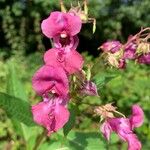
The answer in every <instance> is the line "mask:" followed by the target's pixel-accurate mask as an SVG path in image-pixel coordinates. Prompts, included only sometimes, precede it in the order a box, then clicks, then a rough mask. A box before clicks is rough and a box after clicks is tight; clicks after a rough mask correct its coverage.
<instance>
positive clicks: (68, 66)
mask: <svg viewBox="0 0 150 150" xmlns="http://www.w3.org/2000/svg"><path fill="white" fill-rule="evenodd" d="M44 62H45V63H46V64H47V65H50V64H53V63H54V64H55V63H57V64H59V65H60V66H61V67H63V68H64V69H65V71H66V72H67V73H69V74H72V73H75V72H77V71H80V70H81V69H82V66H83V62H84V61H83V58H82V56H81V55H80V54H79V53H78V52H77V51H76V50H71V51H70V52H65V51H63V50H61V49H56V48H52V49H50V50H48V51H47V52H46V53H45V55H44Z"/></svg>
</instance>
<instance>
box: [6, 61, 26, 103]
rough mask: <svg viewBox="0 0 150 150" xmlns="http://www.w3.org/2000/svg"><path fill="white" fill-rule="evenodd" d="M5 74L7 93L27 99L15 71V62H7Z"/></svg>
mask: <svg viewBox="0 0 150 150" xmlns="http://www.w3.org/2000/svg"><path fill="white" fill-rule="evenodd" d="M7 67H8V75H7V93H8V94H9V95H12V96H14V97H17V98H20V99H22V100H25V101H28V99H27V95H26V93H25V90H24V87H23V85H22V83H21V81H20V79H19V77H18V75H17V73H16V68H15V64H14V62H13V61H11V62H9V63H8V65H7Z"/></svg>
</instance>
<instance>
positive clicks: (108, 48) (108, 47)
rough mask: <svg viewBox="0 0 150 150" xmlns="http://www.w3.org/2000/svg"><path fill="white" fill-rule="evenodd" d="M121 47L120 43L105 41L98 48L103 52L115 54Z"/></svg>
mask: <svg viewBox="0 0 150 150" xmlns="http://www.w3.org/2000/svg"><path fill="white" fill-rule="evenodd" d="M121 47H122V44H121V43H120V41H107V42H105V43H103V44H102V45H101V46H100V47H99V48H101V49H102V50H103V51H104V52H106V53H107V52H110V53H115V52H118V51H119V50H120V49H121Z"/></svg>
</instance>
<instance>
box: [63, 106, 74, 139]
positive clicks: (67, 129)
mask: <svg viewBox="0 0 150 150" xmlns="http://www.w3.org/2000/svg"><path fill="white" fill-rule="evenodd" d="M69 111H70V118H69V121H68V122H67V124H66V125H65V126H64V128H63V132H64V136H67V135H68V133H69V132H70V131H71V129H72V128H73V126H74V124H75V119H76V114H77V106H76V105H74V104H70V108H69Z"/></svg>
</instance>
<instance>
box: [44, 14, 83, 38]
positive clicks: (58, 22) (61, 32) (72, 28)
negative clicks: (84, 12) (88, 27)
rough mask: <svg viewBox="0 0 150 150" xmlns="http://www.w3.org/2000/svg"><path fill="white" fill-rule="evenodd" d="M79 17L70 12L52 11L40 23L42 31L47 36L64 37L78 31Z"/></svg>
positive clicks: (79, 25)
mask: <svg viewBox="0 0 150 150" xmlns="http://www.w3.org/2000/svg"><path fill="white" fill-rule="evenodd" d="M81 25H82V22H81V19H80V18H79V17H78V16H74V15H73V14H71V13H63V12H59V11H55V12H52V13H51V14H50V16H49V17H48V18H47V19H45V20H43V22H42V24H41V28H42V32H43V34H44V35H46V36H47V37H48V38H54V37H56V36H60V37H62V38H66V37H68V36H74V35H76V34H78V33H79V32H80V29H81Z"/></svg>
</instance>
